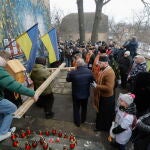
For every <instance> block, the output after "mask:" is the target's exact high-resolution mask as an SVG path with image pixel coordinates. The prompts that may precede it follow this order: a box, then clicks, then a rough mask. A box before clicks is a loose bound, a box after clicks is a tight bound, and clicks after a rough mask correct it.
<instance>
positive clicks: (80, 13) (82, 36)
mask: <svg viewBox="0 0 150 150" xmlns="http://www.w3.org/2000/svg"><path fill="white" fill-rule="evenodd" d="M77 7H78V22H79V35H80V43H83V41H85V26H84V10H83V0H77Z"/></svg>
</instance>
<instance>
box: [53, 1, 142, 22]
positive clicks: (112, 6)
mask: <svg viewBox="0 0 150 150" xmlns="http://www.w3.org/2000/svg"><path fill="white" fill-rule="evenodd" d="M83 1H84V12H94V11H95V0H83ZM50 7H51V10H53V9H54V8H56V9H58V10H61V11H63V13H64V14H65V15H67V14H69V13H75V12H77V5H76V0H50ZM143 8H144V5H143V4H142V2H141V0H111V1H110V2H109V3H107V4H106V5H105V6H104V7H103V13H104V14H106V15H108V17H109V19H111V18H112V17H113V18H114V20H115V21H116V22H131V23H132V22H133V21H134V18H135V14H137V13H140V12H141V11H142V9H143Z"/></svg>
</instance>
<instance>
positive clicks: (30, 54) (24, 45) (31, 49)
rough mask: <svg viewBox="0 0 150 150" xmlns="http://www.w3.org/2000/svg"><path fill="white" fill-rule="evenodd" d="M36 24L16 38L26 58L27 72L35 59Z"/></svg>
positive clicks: (36, 45)
mask: <svg viewBox="0 0 150 150" xmlns="http://www.w3.org/2000/svg"><path fill="white" fill-rule="evenodd" d="M38 33H39V31H38V24H35V25H34V26H33V27H31V28H30V29H29V30H27V31H26V32H25V33H23V34H21V35H20V36H19V37H17V38H16V42H17V43H18V45H19V46H20V48H21V49H22V51H23V52H24V54H25V57H26V59H27V67H26V69H27V72H28V73H30V72H31V70H32V68H33V65H34V63H35V59H36V52H37V50H38V43H37V40H38Z"/></svg>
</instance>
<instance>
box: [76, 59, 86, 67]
mask: <svg viewBox="0 0 150 150" xmlns="http://www.w3.org/2000/svg"><path fill="white" fill-rule="evenodd" d="M84 65H85V62H84V60H83V59H82V58H79V59H78V60H77V66H84Z"/></svg>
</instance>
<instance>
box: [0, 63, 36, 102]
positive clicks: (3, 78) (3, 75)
mask: <svg viewBox="0 0 150 150" xmlns="http://www.w3.org/2000/svg"><path fill="white" fill-rule="evenodd" d="M4 89H8V90H9V91H12V92H16V93H19V94H22V95H26V96H30V97H32V96H34V94H35V91H34V90H32V89H29V88H27V87H25V86H23V85H22V84H21V83H19V82H17V81H16V80H15V79H14V78H13V77H12V76H11V75H10V74H9V73H8V72H7V71H6V70H5V69H4V68H3V67H1V66H0V100H1V99H3V98H4V97H3V90H4Z"/></svg>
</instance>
